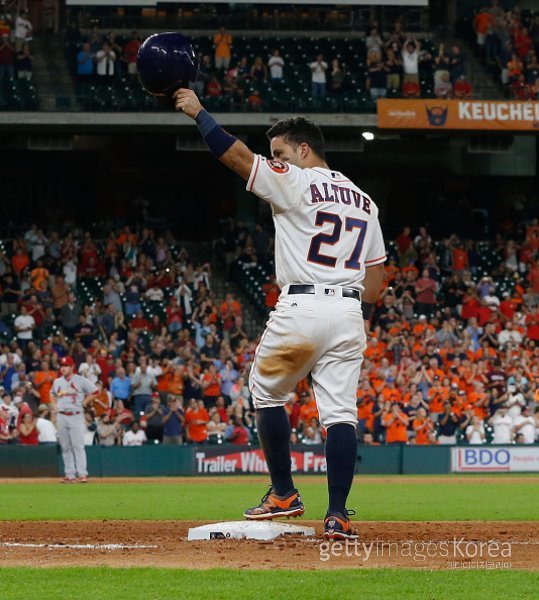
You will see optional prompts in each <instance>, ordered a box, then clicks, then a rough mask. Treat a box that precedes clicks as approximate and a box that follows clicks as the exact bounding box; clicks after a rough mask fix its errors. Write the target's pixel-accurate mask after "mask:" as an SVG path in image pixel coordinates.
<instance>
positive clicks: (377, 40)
mask: <svg viewBox="0 0 539 600" xmlns="http://www.w3.org/2000/svg"><path fill="white" fill-rule="evenodd" d="M141 41H142V38H141V36H140V35H139V33H138V32H137V31H133V32H132V33H131V35H130V36H129V37H124V36H122V35H117V34H116V33H115V32H114V31H109V32H108V33H102V32H100V31H99V29H98V28H97V27H94V29H93V30H92V32H91V33H90V34H89V35H83V34H82V33H81V32H80V31H79V30H78V29H77V27H76V25H75V24H71V25H70V27H69V28H68V30H67V31H66V33H65V36H64V44H65V48H66V58H67V60H68V62H69V64H70V69H71V72H72V74H73V75H74V76H75V77H76V79H77V81H78V82H79V83H96V82H97V83H103V84H108V85H110V84H111V83H113V82H114V81H115V80H118V78H122V77H123V78H125V77H129V75H135V74H136V59H137V52H138V49H139V47H140V45H141ZM263 41H264V43H263V44H258V43H257V42H255V41H252V42H249V40H243V39H242V40H241V43H240V41H239V40H235V39H234V37H233V36H232V35H231V34H230V33H229V32H228V31H227V30H226V29H225V28H224V27H221V28H220V29H219V31H218V32H217V33H215V35H214V36H213V37H212V38H211V40H202V39H199V40H196V41H195V45H196V47H197V48H198V50H199V52H200V55H199V59H200V72H199V77H198V80H197V81H196V82H194V83H193V84H192V87H193V89H195V91H196V92H197V94H198V95H199V96H201V97H206V98H210V99H217V98H219V99H221V100H230V106H231V107H233V109H234V110H253V111H257V110H262V108H263V107H264V106H265V105H266V104H267V103H268V101H269V99H270V97H271V94H272V92H273V91H274V90H275V89H277V90H281V91H282V90H283V89H286V87H287V86H290V87H294V86H295V85H296V84H297V83H300V84H301V85H302V86H304V88H305V90H306V91H307V94H308V93H309V92H310V94H311V96H312V98H324V97H326V96H331V97H333V98H334V99H336V100H338V99H339V98H340V97H341V96H342V95H344V94H346V93H350V92H353V91H362V90H366V91H367V93H368V94H370V98H371V99H372V100H376V99H377V98H384V97H386V96H387V95H388V94H389V95H390V96H391V97H406V98H414V97H419V96H425V95H426V96H427V97H433V96H434V95H436V96H438V97H452V96H453V95H454V96H457V97H466V96H470V95H471V94H472V88H471V85H470V84H469V83H468V81H467V80H466V77H465V57H464V55H463V53H462V51H461V49H460V46H459V45H458V44H453V45H452V47H451V48H445V47H444V45H443V44H440V45H438V46H434V44H433V43H432V41H430V40H426V41H425V40H422V39H419V38H418V37H416V36H415V35H412V34H409V33H405V32H404V31H403V29H402V25H401V21H396V22H395V23H393V25H392V26H391V27H390V28H389V30H388V31H382V30H381V29H380V25H379V23H377V22H374V23H373V24H372V26H371V28H370V30H369V31H368V32H366V34H365V38H364V39H352V40H349V41H348V43H347V45H346V47H345V46H341V45H338V43H339V40H338V39H336V40H328V41H327V42H323V41H322V40H318V41H313V40H311V41H310V42H309V40H307V41H305V40H304V41H303V44H300V46H301V52H300V53H299V54H298V50H297V48H294V46H297V45H298V42H297V40H295V39H293V40H287V39H286V38H268V39H266V40H263ZM206 42H208V43H206ZM307 73H308V75H306V74H307Z"/></svg>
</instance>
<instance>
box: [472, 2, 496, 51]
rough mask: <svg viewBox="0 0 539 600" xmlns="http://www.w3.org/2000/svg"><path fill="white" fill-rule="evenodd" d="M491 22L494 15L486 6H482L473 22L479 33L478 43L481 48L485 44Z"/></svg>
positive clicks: (476, 31)
mask: <svg viewBox="0 0 539 600" xmlns="http://www.w3.org/2000/svg"><path fill="white" fill-rule="evenodd" d="M491 22H492V16H491V15H490V13H489V12H488V9H486V8H482V9H481V10H480V11H479V12H478V13H477V14H476V15H475V17H474V20H473V24H474V29H475V33H476V35H477V45H478V46H479V48H480V49H482V48H483V46H484V45H485V41H486V36H487V31H488V27H489V25H490V23H491Z"/></svg>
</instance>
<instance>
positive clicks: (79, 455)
mask: <svg viewBox="0 0 539 600" xmlns="http://www.w3.org/2000/svg"><path fill="white" fill-rule="evenodd" d="M96 391H97V388H96V387H95V385H94V384H93V383H92V382H91V381H90V380H89V379H86V377H81V376H80V375H72V376H71V377H70V378H69V379H66V378H65V377H58V379H55V380H54V383H53V384H52V390H51V394H52V395H53V396H54V398H55V399H56V407H57V409H58V415H57V418H56V428H57V430H58V441H59V442H60V447H61V448H62V458H63V460H64V470H65V476H66V477H68V478H70V479H72V478H75V477H76V476H77V475H78V476H79V477H87V476H88V470H87V466H86V451H85V449H84V434H85V432H86V424H85V422H84V407H83V406H82V402H83V400H84V399H85V398H86V397H87V396H89V395H90V394H93V393H94V392H96Z"/></svg>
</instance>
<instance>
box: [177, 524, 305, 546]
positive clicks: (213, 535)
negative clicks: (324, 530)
mask: <svg viewBox="0 0 539 600" xmlns="http://www.w3.org/2000/svg"><path fill="white" fill-rule="evenodd" d="M314 534H315V531H314V527H303V526H301V525H288V523H274V522H273V521H227V522H225V523H211V524H209V525H201V526H200V527H191V528H190V529H189V535H188V536H187V539H188V541H190V542H192V541H195V540H214V539H236V540H242V539H245V540H274V539H275V538H277V537H279V536H280V535H304V536H313V535H314Z"/></svg>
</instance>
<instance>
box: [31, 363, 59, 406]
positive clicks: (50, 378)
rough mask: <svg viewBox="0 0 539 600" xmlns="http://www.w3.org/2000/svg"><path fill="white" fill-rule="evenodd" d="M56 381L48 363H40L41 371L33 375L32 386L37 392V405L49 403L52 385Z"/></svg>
mask: <svg viewBox="0 0 539 600" xmlns="http://www.w3.org/2000/svg"><path fill="white" fill-rule="evenodd" d="M55 379H56V373H55V372H54V371H52V370H51V368H50V365H49V361H48V360H42V361H41V370H40V371H36V372H35V375H34V386H35V388H36V389H37V391H38V392H39V403H40V404H49V403H50V401H51V397H50V392H51V389H52V384H53V383H54V380H55Z"/></svg>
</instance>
